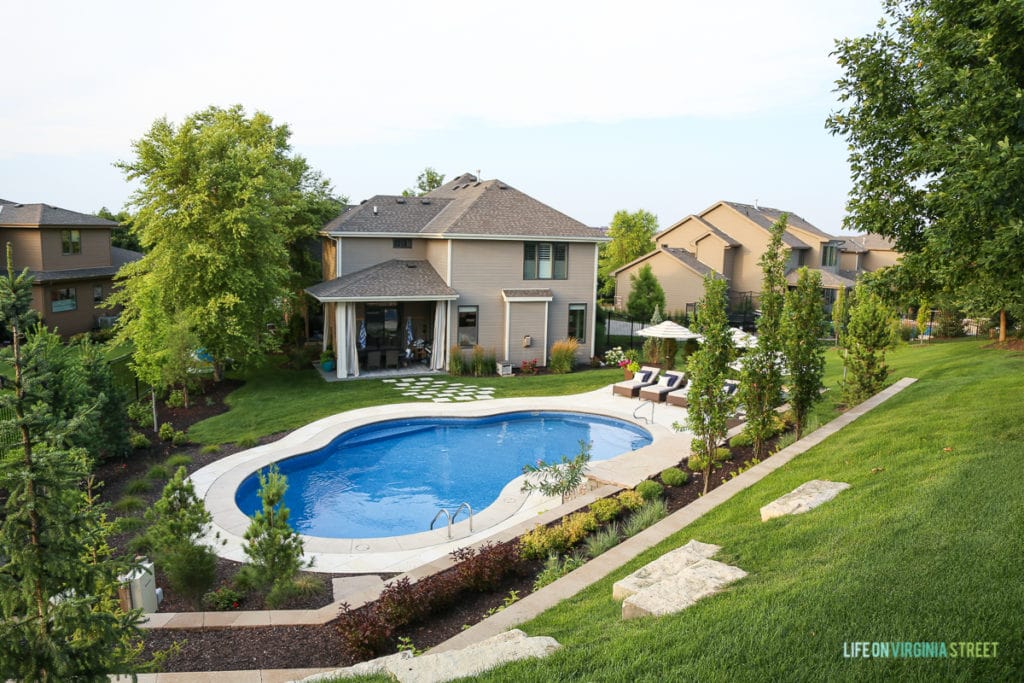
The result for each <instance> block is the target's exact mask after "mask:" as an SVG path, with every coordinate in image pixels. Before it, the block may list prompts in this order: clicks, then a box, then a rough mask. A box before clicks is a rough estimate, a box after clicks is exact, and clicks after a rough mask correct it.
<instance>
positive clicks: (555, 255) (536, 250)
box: [523, 242, 569, 280]
mask: <svg viewBox="0 0 1024 683" xmlns="http://www.w3.org/2000/svg"><path fill="white" fill-rule="evenodd" d="M568 252H569V248H568V245H566V244H562V243H560V242H526V243H524V244H523V279H524V280H564V279H566V278H567V277H568V273H569V269H568V267H567V261H568Z"/></svg>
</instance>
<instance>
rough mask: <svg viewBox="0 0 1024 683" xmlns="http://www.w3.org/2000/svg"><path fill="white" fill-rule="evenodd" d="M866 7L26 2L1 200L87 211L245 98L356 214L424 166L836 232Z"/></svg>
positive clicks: (863, 2)
mask: <svg viewBox="0 0 1024 683" xmlns="http://www.w3.org/2000/svg"><path fill="white" fill-rule="evenodd" d="M881 16H882V9H881V2H880V0H829V1H828V2H821V0H774V1H768V2H765V1H763V0H761V1H740V0H721V1H719V2H716V3H705V2H694V1H693V0H677V1H675V2H671V1H670V2H660V1H659V2H654V1H651V2H645V1H644V0H634V1H633V2H628V3H627V2H623V1H622V0H618V1H617V2H604V1H602V0H590V1H588V2H577V1H576V0H548V1H547V2H537V1H534V0H517V1H516V2H506V3H502V2H486V3H471V2H448V3H443V2H424V1H423V0H420V1H419V2H399V1H389V0H378V1H375V2H370V3H366V2H358V3H356V2H348V1H335V2H304V1H303V0H292V1H291V2H288V3H285V2H281V1H280V0H278V1H277V2H267V1H265V0H249V1H247V2H228V1H224V0H205V1H204V2H197V1H195V0H176V1H175V2H162V3H148V2H138V0H133V1H131V2H107V1H104V0H93V1H92V2H81V0H74V1H67V0H40V1H39V2H32V3H29V2H18V3H8V5H7V6H6V7H5V10H4V13H3V35H4V39H3V45H4V51H3V56H2V57H0V73H3V82H4V85H5V87H4V94H3V96H2V97H0V197H2V198H4V199H7V200H10V201H17V202H23V203H35V202H42V203H46V204H52V205H56V206H60V207H63V208H68V209H72V210H76V211H82V212H86V213H92V212H95V211H96V210H98V209H99V208H100V207H101V206H106V207H108V208H110V209H112V210H115V211H117V210H119V209H120V208H122V207H123V206H124V205H125V203H126V202H127V201H128V200H129V197H130V195H131V192H132V190H133V189H134V188H133V186H132V185H130V184H129V183H128V182H127V181H126V180H125V179H124V176H123V174H122V172H121V171H120V170H118V169H117V168H115V167H114V165H113V164H114V163H115V162H116V161H118V160H127V159H131V158H132V155H133V151H132V143H133V141H135V140H138V139H140V138H141V137H143V136H144V135H145V134H146V132H147V131H148V130H149V128H150V127H151V126H152V124H153V122H154V121H155V120H157V119H159V118H161V117H166V118H167V119H168V120H169V121H171V122H173V123H180V122H181V121H182V120H183V119H184V118H185V117H186V116H187V115H188V114H190V113H193V112H196V111H200V110H202V109H205V108H206V107H208V106H210V105H216V106H220V107H229V106H231V105H233V104H241V105H243V106H244V107H245V108H246V110H247V111H248V112H253V111H256V110H259V111H263V112H266V113H267V114H270V115H271V116H272V117H273V118H274V120H275V122H277V123H287V124H288V126H289V129H290V130H291V133H292V136H291V144H292V147H293V150H294V151H295V152H296V153H298V154H301V155H302V156H304V157H306V159H307V160H308V161H309V163H310V165H311V166H312V167H313V168H315V169H317V170H319V171H320V172H322V173H323V174H324V176H325V177H327V178H329V179H330V181H331V183H332V185H333V187H334V189H335V191H336V192H337V193H338V194H339V195H343V196H346V197H348V198H349V200H350V201H353V202H358V201H360V200H362V199H366V198H368V197H370V196H373V195H375V194H398V193H400V192H401V191H402V190H403V189H404V188H407V187H412V186H414V185H415V182H416V177H417V176H418V175H419V174H420V173H421V172H422V171H423V169H424V168H425V167H427V166H430V167H433V168H435V169H437V170H438V171H439V172H441V173H443V174H445V175H446V176H447V177H448V178H452V177H454V176H456V175H458V174H460V173H463V172H467V171H468V172H471V173H477V172H478V171H479V175H480V176H481V177H483V178H488V179H489V178H500V179H501V180H503V181H505V182H506V183H508V184H510V185H512V186H513V187H516V188H517V189H519V190H521V191H523V192H525V193H527V194H529V195H531V196H533V197H535V198H536V199H539V200H540V201H543V202H545V203H547V204H549V205H551V206H553V207H554V208H556V209H558V210H560V211H562V212H563V213H566V214H568V215H569V216H572V217H573V218H576V219H577V220H580V221H582V222H584V223H586V224H588V225H593V226H604V225H607V224H608V223H609V222H610V221H611V218H612V216H613V215H614V213H615V212H616V211H618V210H622V209H625V210H627V211H636V210H638V209H645V210H647V211H651V212H652V213H654V214H655V215H657V216H658V220H659V224H660V226H661V227H662V228H667V227H669V226H670V225H672V224H673V223H675V222H677V221H678V220H680V219H682V218H684V217H686V216H687V215H689V214H692V213H698V212H700V211H702V210H703V209H705V208H708V207H709V206H711V205H712V204H714V203H715V202H717V201H719V200H723V199H724V200H729V201H736V202H743V203H748V204H753V203H755V202H757V203H759V204H760V205H762V206H770V207H775V208H780V209H784V210H788V211H791V212H793V213H796V214H799V215H800V216H802V217H803V218H805V219H807V220H809V221H810V222H812V223H813V224H815V225H817V226H818V227H819V228H821V229H823V230H825V231H827V232H832V233H838V232H841V231H842V221H843V216H844V214H845V210H844V207H845V204H846V199H847V193H848V192H849V189H850V185H851V182H850V175H849V167H848V165H847V162H846V155H847V152H846V144H845V142H844V141H843V140H842V139H839V138H835V137H833V136H831V135H830V134H829V133H828V132H827V131H826V130H825V119H826V117H827V116H828V115H829V113H830V112H832V111H834V110H836V109H837V108H838V106H839V105H838V103H837V101H836V97H835V93H834V92H833V91H834V87H835V81H836V79H837V78H839V76H840V75H841V72H840V70H839V67H838V66H837V65H836V64H835V60H834V58H832V57H830V55H829V53H830V52H831V51H832V50H833V49H834V41H835V40H836V39H838V38H843V37H854V36H858V35H863V34H865V33H867V32H869V31H870V30H871V29H872V28H873V27H874V25H875V24H876V23H877V21H878V19H879V18H880V17H881Z"/></svg>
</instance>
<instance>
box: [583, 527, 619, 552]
mask: <svg viewBox="0 0 1024 683" xmlns="http://www.w3.org/2000/svg"><path fill="white" fill-rule="evenodd" d="M621 540H622V533H621V532H620V531H619V525H618V524H609V525H608V526H606V527H605V528H604V529H601V530H599V531H598V532H597V533H595V534H592V535H591V536H588V537H587V555H589V556H590V557H597V556H598V555H600V554H601V553H604V552H607V551H609V550H611V549H612V548H614V547H615V546H617V545H618V544H619V541H621Z"/></svg>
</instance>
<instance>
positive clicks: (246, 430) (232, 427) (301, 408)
mask: <svg viewBox="0 0 1024 683" xmlns="http://www.w3.org/2000/svg"><path fill="white" fill-rule="evenodd" d="M436 377H438V378H440V379H445V380H449V381H452V382H462V383H463V384H469V385H477V386H488V387H494V388H495V392H494V396H495V398H510V397H515V396H556V395H566V394H576V393H581V392H586V391H591V390H593V389H597V388H599V387H602V386H605V385H607V384H610V383H612V382H615V381H619V380H621V379H622V370H620V369H619V368H612V369H602V370H589V369H588V370H586V371H582V372H574V373H571V374H568V375H533V376H514V377H497V376H493V377H449V376H448V375H437V376H436ZM243 379H244V380H245V385H244V386H242V387H241V388H240V389H238V390H237V391H235V392H234V393H232V394H231V395H230V396H228V399H227V403H228V405H229V406H230V410H229V411H228V412H227V413H224V414H222V415H217V416H215V417H212V418H210V419H207V420H203V421H202V422H200V423H198V424H196V425H194V426H193V427H192V428H191V429H189V432H188V434H189V438H191V439H192V440H193V441H196V442H198V443H202V444H218V443H233V442H236V441H239V440H243V439H258V438H259V437H261V436H266V435H268V434H274V433H277V432H282V431H288V430H292V429H296V428H298V427H301V426H303V425H306V424H309V423H310V422H313V421H314V420H318V419H320V418H322V417H327V416H329V415H334V414H336V413H340V412H343V411H346V410H354V409H356V408H366V407H369V406H377V405H384V404H389V403H401V402H404V401H408V400H409V398H408V397H406V396H402V394H401V392H399V391H396V390H395V389H394V387H393V386H392V385H391V384H389V383H386V382H383V381H381V380H379V379H357V380H349V381H345V382H325V381H324V380H323V379H322V378H321V377H320V375H319V373H317V372H316V371H314V370H313V369H304V370H288V369H284V368H274V367H263V368H259V369H257V370H254V371H252V372H250V373H248V374H247V375H246V376H244V377H243Z"/></svg>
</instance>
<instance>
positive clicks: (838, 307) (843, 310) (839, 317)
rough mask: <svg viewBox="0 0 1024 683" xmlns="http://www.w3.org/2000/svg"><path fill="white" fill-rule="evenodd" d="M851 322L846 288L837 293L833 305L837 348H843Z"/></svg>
mask: <svg viewBox="0 0 1024 683" xmlns="http://www.w3.org/2000/svg"><path fill="white" fill-rule="evenodd" d="M849 322H850V304H849V301H848V300H847V298H846V287H840V288H839V290H838V291H837V292H836V300H835V301H834V302H833V303H832V333H833V334H834V335H835V337H836V346H837V347H840V348H841V347H842V345H843V335H845V334H846V326H847V325H848V324H849Z"/></svg>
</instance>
